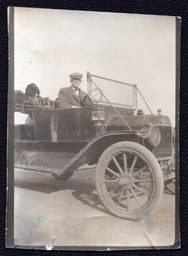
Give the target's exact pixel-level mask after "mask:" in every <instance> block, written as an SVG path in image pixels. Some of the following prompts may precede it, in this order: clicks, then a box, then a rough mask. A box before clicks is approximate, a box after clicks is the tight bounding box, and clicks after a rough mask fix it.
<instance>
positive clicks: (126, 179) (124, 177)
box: [119, 174, 133, 186]
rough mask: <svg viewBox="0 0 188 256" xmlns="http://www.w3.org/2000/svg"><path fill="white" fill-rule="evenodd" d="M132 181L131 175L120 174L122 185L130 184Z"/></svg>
mask: <svg viewBox="0 0 188 256" xmlns="http://www.w3.org/2000/svg"><path fill="white" fill-rule="evenodd" d="M132 182H133V180H132V177H130V176H129V175H124V174H122V175H121V176H120V179H119V185H120V186H130V185H131V183H132Z"/></svg>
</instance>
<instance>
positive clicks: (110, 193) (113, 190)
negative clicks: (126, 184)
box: [108, 184, 120, 197]
mask: <svg viewBox="0 0 188 256" xmlns="http://www.w3.org/2000/svg"><path fill="white" fill-rule="evenodd" d="M119 187H120V185H119V184H117V185H116V186H115V188H114V189H112V191H110V192H109V193H108V195H109V196H110V197H111V196H112V194H113V193H114V192H115V191H116V190H117V189H118V188H119ZM116 195H117V194H116Z"/></svg>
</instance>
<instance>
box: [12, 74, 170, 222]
mask: <svg viewBox="0 0 188 256" xmlns="http://www.w3.org/2000/svg"><path fill="white" fill-rule="evenodd" d="M87 81H88V94H89V96H90V97H91V99H92V101H93V103H94V105H93V106H92V107H91V108H88V109H83V108H80V109H58V106H56V104H46V103H45V104H43V103H42V104H40V105H35V104H33V103H31V102H23V103H22V104H15V111H18V112H22V113H27V114H28V117H27V119H26V123H25V124H24V125H23V124H22V125H21V124H20V125H15V131H14V134H15V168H21V169H27V170H32V171H38V172H46V173H50V174H52V175H53V176H54V177H55V178H56V179H64V180H66V179H68V178H70V177H71V175H72V174H73V173H74V171H75V170H77V169H78V168H79V167H81V166H82V165H85V164H87V165H94V166H96V180H95V183H96V189H97V192H98V195H99V197H100V199H101V202H102V203H103V205H104V206H105V207H106V208H107V210H108V211H109V212H110V213H111V214H113V215H115V216H118V217H121V218H126V219H131V220H140V219H142V218H143V217H144V216H145V215H147V214H149V213H151V212H152V211H153V210H154V209H155V208H156V207H157V205H158V204H159V202H160V199H161V196H162V194H163V190H164V184H165V185H166V187H167V188H168V189H169V190H171V191H172V192H174V191H175V168H174V164H173V135H172V125H171V122H170V120H169V118H168V117H167V116H164V115H162V113H161V110H160V109H159V110H158V113H157V114H156V115H155V114H153V113H152V112H151V110H150V108H149V106H148V105H147V103H146V102H145V99H144V97H143V96H142V94H141V92H140V91H139V89H138V88H137V86H136V85H131V84H127V83H123V82H118V81H115V80H111V79H107V78H103V77H99V76H96V75H91V74H90V73H87ZM138 94H139V96H140V98H141V99H142V100H143V102H145V104H146V105H147V107H148V109H149V111H150V113H149V114H144V113H143V111H142V110H141V109H139V110H138V109H137V96H138ZM86 171H87V168H86Z"/></svg>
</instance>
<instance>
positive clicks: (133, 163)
mask: <svg viewBox="0 0 188 256" xmlns="http://www.w3.org/2000/svg"><path fill="white" fill-rule="evenodd" d="M136 162H137V156H135V157H134V160H133V162H132V165H131V168H130V171H129V173H130V174H131V173H132V171H133V169H134V167H135V164H136Z"/></svg>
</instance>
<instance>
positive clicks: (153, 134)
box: [148, 126, 161, 147]
mask: <svg viewBox="0 0 188 256" xmlns="http://www.w3.org/2000/svg"><path fill="white" fill-rule="evenodd" d="M148 141H149V143H150V144H151V146H152V147H157V146H158V145H159V143H160V142H161V131H160V129H159V127H158V126H153V127H151V130H150V136H149V137H148Z"/></svg>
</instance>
